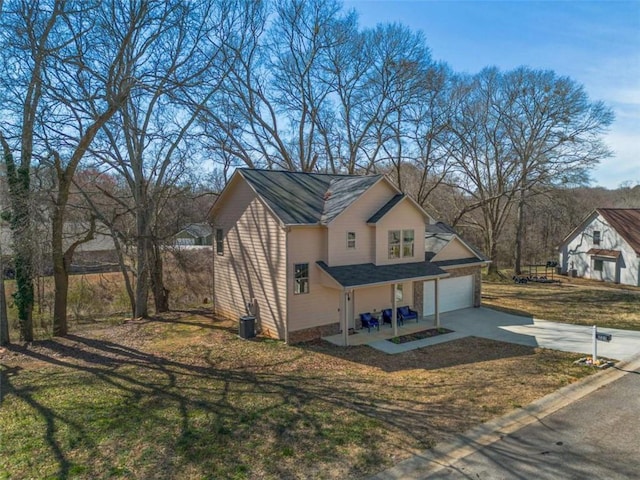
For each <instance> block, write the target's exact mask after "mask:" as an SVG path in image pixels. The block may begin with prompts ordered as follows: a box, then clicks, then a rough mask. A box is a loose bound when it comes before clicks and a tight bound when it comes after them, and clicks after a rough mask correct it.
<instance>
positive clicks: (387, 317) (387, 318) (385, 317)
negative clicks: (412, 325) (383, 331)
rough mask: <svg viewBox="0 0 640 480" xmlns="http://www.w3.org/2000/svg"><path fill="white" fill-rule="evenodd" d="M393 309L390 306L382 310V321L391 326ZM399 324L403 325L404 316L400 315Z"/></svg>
mask: <svg viewBox="0 0 640 480" xmlns="http://www.w3.org/2000/svg"><path fill="white" fill-rule="evenodd" d="M392 316H393V310H391V309H390V308H385V309H384V310H382V323H388V324H389V326H390V327H393V318H391V317H392ZM397 319H398V324H399V325H402V317H401V316H400V315H398V318H397Z"/></svg>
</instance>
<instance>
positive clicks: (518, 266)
mask: <svg viewBox="0 0 640 480" xmlns="http://www.w3.org/2000/svg"><path fill="white" fill-rule="evenodd" d="M525 200H526V198H525V192H524V189H522V190H520V199H519V200H518V219H517V221H516V244H515V252H514V265H513V271H514V273H515V274H516V275H520V274H521V273H522V242H523V240H524V224H525Z"/></svg>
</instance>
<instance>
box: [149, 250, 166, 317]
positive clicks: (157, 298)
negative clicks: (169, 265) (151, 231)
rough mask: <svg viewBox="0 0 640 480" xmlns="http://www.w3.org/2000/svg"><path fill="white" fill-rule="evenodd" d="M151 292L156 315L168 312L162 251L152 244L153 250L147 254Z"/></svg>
mask: <svg viewBox="0 0 640 480" xmlns="http://www.w3.org/2000/svg"><path fill="white" fill-rule="evenodd" d="M149 253H150V254H151V257H152V258H150V259H149V266H150V279H151V290H152V291H153V299H154V303H155V308H156V313H162V312H168V311H169V290H167V289H166V288H165V286H164V279H163V263H162V251H161V250H160V247H159V246H158V245H157V243H156V242H155V241H154V242H153V249H152V250H151V251H150V252H149Z"/></svg>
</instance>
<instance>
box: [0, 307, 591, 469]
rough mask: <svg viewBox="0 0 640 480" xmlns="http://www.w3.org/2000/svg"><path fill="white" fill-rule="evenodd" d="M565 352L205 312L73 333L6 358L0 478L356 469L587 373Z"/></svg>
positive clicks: (2, 357) (2, 355) (385, 461)
mask: <svg viewBox="0 0 640 480" xmlns="http://www.w3.org/2000/svg"><path fill="white" fill-rule="evenodd" d="M78 328H79V327H78ZM575 359H576V355H570V354H565V353H560V352H554V351H549V350H540V349H532V348H529V347H524V346H519V345H511V344H505V343H499V342H493V341H489V340H483V339H475V338H466V339H462V340H456V341H452V342H448V343H445V344H441V345H436V346H432V347H428V348H423V349H419V350H415V351H411V352H407V353H404V354H400V355H386V354H384V353H381V352H379V351H376V350H373V349H371V348H369V347H366V346H362V347H349V348H341V347H335V346H331V345H329V344H327V343H325V342H322V341H317V342H310V343H306V344H302V345H296V346H286V345H284V344H283V343H282V342H278V341H272V340H267V339H255V340H250V341H247V340H241V339H239V338H238V337H237V335H236V330H235V325H234V324H232V323H231V322H227V321H222V320H217V319H214V318H213V317H212V316H211V315H210V314H208V313H207V312H174V313H172V314H171V315H167V316H165V317H163V318H158V319H155V320H149V321H132V322H126V323H123V324H121V325H104V324H94V325H92V326H83V329H82V330H79V331H76V332H74V334H73V335H71V336H69V337H68V338H65V339H54V340H43V341H38V342H35V343H33V344H32V345H31V346H30V347H29V348H28V349H24V348H21V347H15V346H14V347H11V348H10V349H8V350H5V351H2V352H0V365H1V368H2V384H1V386H0V389H1V392H0V393H1V396H0V428H1V441H0V478H2V479H9V478H11V479H26V478H38V479H53V478H82V479H85V478H86V479H96V478H126V479H132V478H139V479H143V478H144V479H148V478H153V479H201V478H212V479H213V478H216V479H271V478H273V479H282V478H327V479H343V478H364V477H367V476H369V475H371V474H373V473H375V472H378V471H381V470H383V469H384V468H386V467H389V466H391V465H393V464H394V463H396V462H397V461H399V460H401V459H403V458H406V457H407V456H409V455H411V454H412V453H416V452H419V451H420V450H423V449H425V448H428V447H429V446H432V445H434V444H436V443H437V442H441V441H443V440H446V439H450V438H451V436H452V435H454V434H456V433H460V432H463V431H465V430H467V429H468V428H470V427H472V426H474V425H476V424H478V423H480V422H483V421H486V420H488V419H491V418H493V417H496V416H498V415H501V414H503V413H505V412H507V411H510V410H512V409H514V408H518V407H520V406H524V405H526V404H528V403H530V402H531V401H533V400H535V399H537V398H540V397H542V396H544V395H545V394H547V393H550V392H552V391H554V390H556V389H557V388H559V387H561V386H563V385H566V384H569V383H572V382H574V381H575V380H576V379H578V378H580V377H583V376H585V375H588V374H589V373H591V371H592V370H590V369H586V368H584V367H577V366H574V365H573V364H572V361H573V360H575Z"/></svg>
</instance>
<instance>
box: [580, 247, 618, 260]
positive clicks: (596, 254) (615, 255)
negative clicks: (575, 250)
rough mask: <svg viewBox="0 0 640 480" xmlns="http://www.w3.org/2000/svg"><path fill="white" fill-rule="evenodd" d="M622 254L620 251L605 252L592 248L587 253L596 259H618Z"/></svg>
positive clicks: (601, 249)
mask: <svg viewBox="0 0 640 480" xmlns="http://www.w3.org/2000/svg"><path fill="white" fill-rule="evenodd" d="M621 253H622V252H621V251H620V250H605V249H603V248H592V249H591V250H589V251H588V252H587V254H588V255H593V256H594V257H609V258H618V257H619V256H620V254H621Z"/></svg>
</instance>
